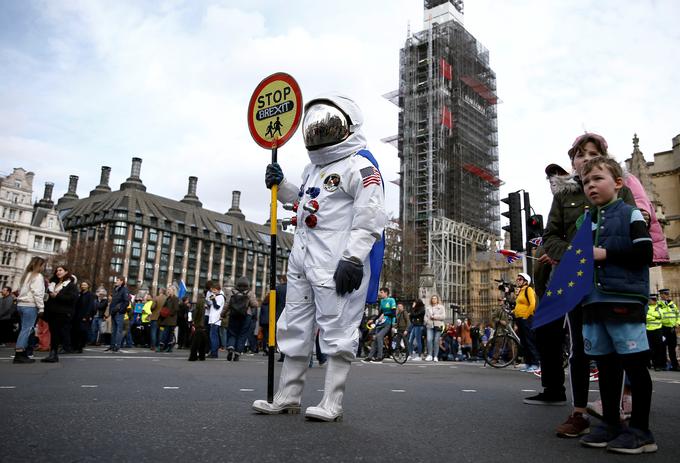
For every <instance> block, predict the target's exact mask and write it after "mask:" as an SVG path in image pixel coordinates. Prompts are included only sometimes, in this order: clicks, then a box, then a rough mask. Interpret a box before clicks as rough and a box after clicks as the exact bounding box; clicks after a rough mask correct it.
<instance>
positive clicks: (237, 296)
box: [229, 289, 250, 317]
mask: <svg viewBox="0 0 680 463" xmlns="http://www.w3.org/2000/svg"><path fill="white" fill-rule="evenodd" d="M249 301H250V297H249V296H248V291H245V292H240V291H238V290H236V289H234V290H232V292H231V297H230V298H229V312H230V315H238V316H241V317H245V316H246V314H247V313H248V303H249Z"/></svg>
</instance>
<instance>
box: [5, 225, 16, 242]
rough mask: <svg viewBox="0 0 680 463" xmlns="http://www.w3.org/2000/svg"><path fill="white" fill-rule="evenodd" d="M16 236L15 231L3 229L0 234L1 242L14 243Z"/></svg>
mask: <svg viewBox="0 0 680 463" xmlns="http://www.w3.org/2000/svg"><path fill="white" fill-rule="evenodd" d="M16 238H17V234H16V230H13V229H11V228H5V230H4V231H3V233H2V240H3V241H5V242H6V243H13V242H15V241H16Z"/></svg>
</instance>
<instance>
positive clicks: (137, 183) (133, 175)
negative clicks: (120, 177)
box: [120, 158, 146, 191]
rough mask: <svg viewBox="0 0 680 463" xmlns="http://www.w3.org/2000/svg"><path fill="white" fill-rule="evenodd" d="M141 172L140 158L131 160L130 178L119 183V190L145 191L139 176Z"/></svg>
mask: <svg viewBox="0 0 680 463" xmlns="http://www.w3.org/2000/svg"><path fill="white" fill-rule="evenodd" d="M141 172H142V158H132V168H131V169H130V177H128V179H127V180H126V181H125V182H124V183H121V185H120V189H121V190H130V189H133V190H141V191H146V187H145V186H144V184H143V183H142V179H141V178H140V174H141Z"/></svg>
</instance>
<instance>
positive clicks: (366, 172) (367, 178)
mask: <svg viewBox="0 0 680 463" xmlns="http://www.w3.org/2000/svg"><path fill="white" fill-rule="evenodd" d="M359 173H360V174H361V178H362V179H363V181H364V188H366V187H367V186H368V185H380V184H381V183H382V179H381V178H380V172H378V169H376V168H375V167H373V166H370V167H364V168H363V169H361V170H360V171H359Z"/></svg>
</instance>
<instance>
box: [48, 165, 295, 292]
mask: <svg viewBox="0 0 680 463" xmlns="http://www.w3.org/2000/svg"><path fill="white" fill-rule="evenodd" d="M141 164H142V160H141V159H140V158H133V159H132V172H131V174H130V177H129V178H128V179H127V180H126V181H125V182H124V183H122V184H121V185H120V189H119V190H118V191H112V190H111V187H110V186H109V176H110V172H111V169H110V168H109V167H102V172H101V181H100V184H99V185H97V186H96V187H95V188H94V189H93V190H92V191H90V194H89V196H88V197H86V198H82V199H79V198H78V195H77V194H76V188H77V182H78V177H76V176H71V179H70V182H69V188H68V192H67V193H66V194H65V195H64V196H63V197H62V198H60V199H59V201H58V204H57V208H58V210H59V214H60V216H61V217H62V219H63V221H64V227H65V229H66V230H67V231H68V232H69V234H70V237H71V250H70V252H69V260H71V261H73V262H72V263H73V264H74V265H75V266H80V267H81V268H84V270H81V273H84V276H85V277H87V278H89V279H91V280H93V281H94V282H95V284H96V285H97V286H99V285H103V286H105V287H107V288H109V287H111V285H112V280H113V277H114V276H115V275H123V276H125V277H126V278H127V281H128V285H129V286H130V287H131V289H132V290H150V291H151V292H152V293H153V294H155V293H156V291H157V289H158V288H162V287H167V286H169V285H172V284H177V283H178V282H179V281H183V282H184V283H185V285H186V287H187V293H188V294H189V295H190V296H192V299H193V300H196V295H197V294H198V292H199V288H202V287H203V286H204V285H205V283H206V281H208V280H212V281H217V282H219V283H220V285H222V286H223V287H229V286H232V285H233V283H234V281H235V279H236V278H238V277H241V276H246V277H248V279H250V282H251V287H252V288H253V289H254V290H255V292H256V295H257V296H258V297H260V298H262V297H263V296H264V295H265V293H266V292H267V291H268V290H269V269H270V266H271V265H272V263H271V261H270V247H269V242H270V236H269V232H270V231H269V225H268V224H266V225H260V224H256V223H253V222H249V221H247V220H245V216H244V215H243V213H242V212H241V210H240V208H239V202H240V192H238V191H234V192H233V197H232V207H231V209H229V211H228V212H226V213H224V214H222V213H219V212H214V211H210V210H207V209H204V208H203V207H202V203H201V201H199V199H198V196H197V195H196V185H197V181H198V179H197V178H196V177H189V188H188V192H187V194H186V195H185V196H184V198H183V199H182V200H180V201H175V200H173V199H169V198H163V197H160V196H156V195H154V194H151V193H148V192H147V191H146V187H145V186H144V184H143V183H142V180H141V178H140V171H141ZM292 243H293V237H292V235H291V234H289V233H278V234H277V245H278V250H277V259H276V263H275V265H276V271H277V275H280V274H282V273H284V272H285V271H286V267H287V262H288V254H289V253H290V248H291V246H292Z"/></svg>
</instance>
